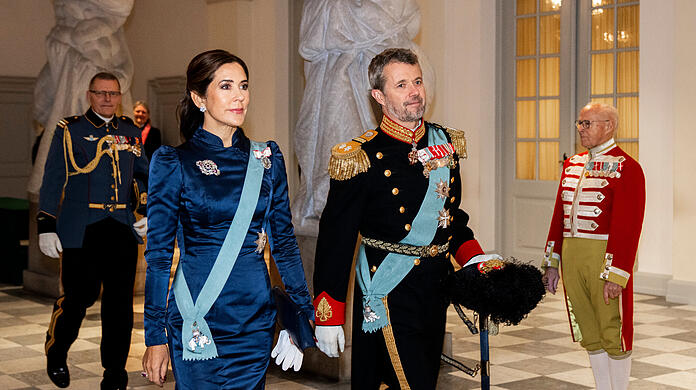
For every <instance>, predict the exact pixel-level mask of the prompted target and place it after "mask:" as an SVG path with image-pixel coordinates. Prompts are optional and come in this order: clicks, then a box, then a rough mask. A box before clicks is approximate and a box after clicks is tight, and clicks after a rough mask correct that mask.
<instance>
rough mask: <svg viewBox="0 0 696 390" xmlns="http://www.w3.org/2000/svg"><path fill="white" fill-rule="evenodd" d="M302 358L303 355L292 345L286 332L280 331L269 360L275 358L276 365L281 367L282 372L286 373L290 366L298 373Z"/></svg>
mask: <svg viewBox="0 0 696 390" xmlns="http://www.w3.org/2000/svg"><path fill="white" fill-rule="evenodd" d="M276 356H277V357H276ZM303 357H304V354H303V353H302V351H301V350H300V349H299V348H297V347H296V346H295V344H293V343H292V340H290V335H289V334H288V332H287V331H286V330H281V331H280V334H279V335H278V343H277V344H276V346H275V348H273V351H271V358H275V362H276V364H277V365H279V366H281V367H282V368H283V371H287V369H288V368H290V366H292V368H293V369H294V370H295V371H300V367H301V366H302V358H303Z"/></svg>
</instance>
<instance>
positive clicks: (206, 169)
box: [196, 160, 220, 176]
mask: <svg viewBox="0 0 696 390" xmlns="http://www.w3.org/2000/svg"><path fill="white" fill-rule="evenodd" d="M196 165H198V168H200V170H201V172H203V174H205V175H208V176H210V175H215V176H219V175H220V170H219V169H218V166H217V164H215V163H214V162H213V161H212V160H203V161H196Z"/></svg>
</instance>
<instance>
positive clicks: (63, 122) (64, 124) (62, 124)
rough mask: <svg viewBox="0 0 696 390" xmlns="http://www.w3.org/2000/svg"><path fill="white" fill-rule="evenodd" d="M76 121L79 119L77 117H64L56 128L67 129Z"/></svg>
mask: <svg viewBox="0 0 696 390" xmlns="http://www.w3.org/2000/svg"><path fill="white" fill-rule="evenodd" d="M78 119H80V117H79V116H77V115H75V116H68V117H65V118H63V119H61V120H59V121H58V126H59V127H62V128H64V129H67V128H68V125H69V124H70V123H71V122H76V121H77V120H78Z"/></svg>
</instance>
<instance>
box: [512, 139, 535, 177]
mask: <svg viewBox="0 0 696 390" xmlns="http://www.w3.org/2000/svg"><path fill="white" fill-rule="evenodd" d="M535 161H536V143H535V142H518V143H517V161H516V162H517V179H519V180H534V178H535V177H534V162H535Z"/></svg>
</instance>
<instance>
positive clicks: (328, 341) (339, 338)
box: [314, 325, 346, 357]
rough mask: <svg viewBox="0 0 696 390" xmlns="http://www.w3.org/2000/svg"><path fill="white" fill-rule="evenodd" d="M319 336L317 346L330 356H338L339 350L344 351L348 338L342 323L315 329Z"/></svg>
mask: <svg viewBox="0 0 696 390" xmlns="http://www.w3.org/2000/svg"><path fill="white" fill-rule="evenodd" d="M314 335H315V336H316V337H317V348H319V350H320V351H322V352H324V353H325V354H326V356H328V357H338V351H339V350H340V351H341V352H343V348H344V346H345V344H346V338H345V335H344V334H343V327H342V326H341V325H332V326H321V325H317V327H316V329H315V330H314Z"/></svg>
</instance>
